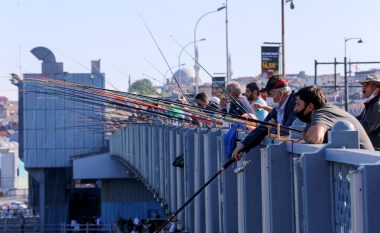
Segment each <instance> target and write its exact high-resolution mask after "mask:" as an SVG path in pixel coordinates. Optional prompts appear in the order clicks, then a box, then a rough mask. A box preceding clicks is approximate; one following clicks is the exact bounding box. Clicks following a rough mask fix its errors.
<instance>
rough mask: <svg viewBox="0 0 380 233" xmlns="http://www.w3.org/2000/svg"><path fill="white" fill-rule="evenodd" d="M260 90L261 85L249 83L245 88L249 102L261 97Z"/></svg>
mask: <svg viewBox="0 0 380 233" xmlns="http://www.w3.org/2000/svg"><path fill="white" fill-rule="evenodd" d="M260 90H261V86H260V84H257V83H255V82H251V83H249V84H248V85H247V86H246V88H245V96H246V97H247V99H248V100H256V99H257V98H259V97H260V94H261V93H260Z"/></svg>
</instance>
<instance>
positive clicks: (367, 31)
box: [0, 0, 380, 99]
mask: <svg viewBox="0 0 380 233" xmlns="http://www.w3.org/2000/svg"><path fill="white" fill-rule="evenodd" d="M223 3H224V1H204V0H192V1H189V0H188V1H184V0H155V1H153V0H150V1H148V0H139V1H128V0H109V1H104V0H103V1H100V0H64V1H53V0H1V1H0V31H1V37H0V55H1V62H0V95H6V96H9V97H10V98H11V99H16V92H17V90H16V88H14V87H13V86H12V85H10V84H9V81H8V77H9V75H8V74H9V73H12V72H14V73H20V61H21V72H22V73H25V72H36V73H39V72H40V71H41V67H40V61H38V60H37V59H36V58H35V57H34V56H33V55H32V54H31V53H30V50H31V49H33V48H34V47H37V46H45V47H47V48H49V49H50V50H52V51H53V53H54V54H55V56H56V58H57V61H58V62H64V70H65V71H67V72H72V73H74V72H89V70H88V67H90V60H95V59H101V60H102V67H101V70H102V72H105V73H106V78H107V79H108V81H109V82H110V83H112V84H113V85H116V86H117V87H118V88H119V89H120V90H124V91H125V90H126V88H127V82H128V78H127V76H125V75H123V74H122V73H124V74H131V76H132V78H133V80H136V79H139V78H143V76H142V73H146V74H149V75H151V76H153V77H156V78H157V79H160V80H161V79H162V76H161V75H160V73H158V72H157V71H156V70H155V69H154V68H152V67H151V66H150V65H149V64H148V63H147V62H146V61H145V59H147V60H148V61H150V62H151V63H152V64H153V65H154V66H155V67H157V68H158V69H159V70H160V71H161V72H162V73H165V72H166V71H167V70H168V67H167V66H166V64H165V62H164V60H163V58H162V57H161V55H160V54H159V52H158V50H157V48H156V47H155V44H154V42H153V41H152V39H151V38H150V36H149V34H148V32H147V30H146V29H145V26H144V25H143V23H142V21H141V19H140V18H139V16H138V13H137V11H136V9H135V7H134V6H136V8H137V10H138V11H139V12H141V14H142V15H143V17H144V18H145V21H146V22H147V24H148V26H149V27H150V30H151V31H152V33H153V34H154V36H155V37H156V40H157V42H158V44H159V46H160V47H161V49H162V51H163V53H164V55H165V57H166V59H167V60H168V62H169V64H170V65H176V64H178V54H179V52H180V50H181V48H180V47H179V46H178V45H177V44H176V43H175V42H174V41H173V40H172V39H171V38H170V37H169V36H170V35H172V36H173V37H175V38H176V39H177V40H178V41H179V42H180V43H181V44H183V45H185V44H186V43H188V42H191V41H193V31H194V26H195V23H196V21H197V20H198V18H199V17H200V16H201V15H202V14H204V13H205V12H208V11H212V10H215V9H217V8H218V7H220V6H222V4H223ZM280 4H281V1H280V0H266V1H258V0H256V1H252V0H240V1H233V0H229V2H228V6H229V10H228V13H229V48H230V53H231V58H232V70H233V77H240V76H253V75H257V74H258V73H260V46H261V45H262V43H263V42H265V41H276V42H278V41H280V40H281V18H280ZM294 4H295V9H294V10H291V9H290V8H289V6H288V5H287V6H286V9H285V10H286V19H285V21H286V22H285V23H286V70H287V73H298V72H299V71H301V70H303V71H306V72H307V73H308V74H313V73H314V59H317V60H319V61H332V60H333V58H334V57H337V58H338V59H340V60H342V59H343V56H344V37H345V36H346V37H362V38H363V40H364V42H365V43H364V44H356V42H355V41H349V42H348V44H347V51H348V53H347V55H348V56H349V57H351V58H352V60H353V61H379V60H380V46H379V43H380V30H379V26H378V22H379V9H380V1H379V0H362V1H357V0H318V1H316V0H314V1H298V0H295V1H294ZM202 37H205V38H207V40H206V41H203V42H201V43H199V62H200V63H201V64H202V65H203V66H204V67H205V68H206V69H207V70H208V71H209V72H210V73H211V74H212V73H217V72H225V71H226V55H225V54H226V51H225V12H224V11H221V12H218V13H214V14H210V15H208V16H206V17H205V18H203V19H202V21H201V22H200V23H199V26H198V30H197V38H198V39H199V38H202ZM187 48H188V49H187V50H188V51H189V52H190V53H191V54H192V55H193V47H192V46H189V47H187ZM144 58H145V59H144ZM181 60H182V62H184V63H186V65H187V67H189V68H192V67H193V62H192V59H191V58H190V57H189V56H188V55H186V53H183V54H182V57H181ZM369 67H374V66H368V67H367V66H363V67H360V68H361V69H367V68H369ZM377 67H379V65H378V66H377ZM338 71H340V72H342V71H341V70H338ZM320 72H321V73H332V72H333V68H332V67H331V68H324V69H323V70H320ZM200 75H201V77H202V79H203V81H205V82H210V78H209V77H208V76H207V75H206V74H205V73H204V72H201V73H200Z"/></svg>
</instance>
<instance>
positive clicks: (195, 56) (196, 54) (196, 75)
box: [194, 6, 227, 93]
mask: <svg viewBox="0 0 380 233" xmlns="http://www.w3.org/2000/svg"><path fill="white" fill-rule="evenodd" d="M226 8H227V7H226V6H222V7H219V8H218V9H216V10H215V11H209V12H206V13H204V14H203V15H202V16H201V17H199V19H198V20H197V22H196V24H195V27H194V60H195V62H194V71H195V72H194V73H195V93H198V83H199V65H198V46H197V27H198V24H199V22H200V21H201V20H202V19H203V18H204V17H205V16H206V15H209V14H212V13H216V12H219V11H221V10H223V9H226Z"/></svg>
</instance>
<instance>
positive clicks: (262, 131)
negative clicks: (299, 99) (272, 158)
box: [232, 76, 296, 160]
mask: <svg viewBox="0 0 380 233" xmlns="http://www.w3.org/2000/svg"><path fill="white" fill-rule="evenodd" d="M263 91H266V92H267V94H268V97H269V98H273V102H274V103H275V105H276V106H275V107H274V108H273V109H272V111H271V112H270V113H269V114H268V115H267V117H266V118H265V119H264V121H265V122H269V123H273V124H277V123H280V124H281V125H283V126H287V127H290V126H291V125H292V123H293V121H294V120H295V118H296V116H295V114H294V106H295V98H294V93H293V92H292V90H291V89H290V88H289V86H288V82H287V80H285V79H281V78H279V77H278V76H274V77H271V78H270V79H269V80H268V83H267V85H266V87H265V88H264V89H262V90H261V92H263ZM288 133H289V132H288V131H283V132H281V134H282V135H283V134H288ZM266 135H268V129H267V127H266V126H264V125H259V126H258V127H256V129H254V130H252V131H251V132H250V133H249V134H248V135H247V137H245V138H244V139H243V140H242V141H241V142H238V143H237V144H236V148H235V150H234V151H233V152H232V157H233V158H234V159H235V160H239V159H241V157H242V153H241V152H248V151H249V150H251V149H252V148H254V147H255V146H257V145H259V144H260V143H261V141H262V140H263V139H264V137H265V136H266Z"/></svg>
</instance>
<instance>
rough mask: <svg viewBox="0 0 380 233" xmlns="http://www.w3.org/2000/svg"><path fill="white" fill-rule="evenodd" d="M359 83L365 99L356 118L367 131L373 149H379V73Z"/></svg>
mask: <svg viewBox="0 0 380 233" xmlns="http://www.w3.org/2000/svg"><path fill="white" fill-rule="evenodd" d="M360 83H361V84H362V85H363V86H362V92H363V97H364V98H365V99H366V101H365V102H364V106H365V107H364V109H363V111H362V112H361V113H360V115H359V116H357V117H356V118H357V119H358V120H359V121H360V123H361V124H362V126H363V128H364V129H365V131H366V132H367V134H368V136H369V138H370V139H371V142H372V145H373V146H374V147H375V150H380V75H368V76H367V78H366V79H365V80H364V81H363V82H360Z"/></svg>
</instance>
